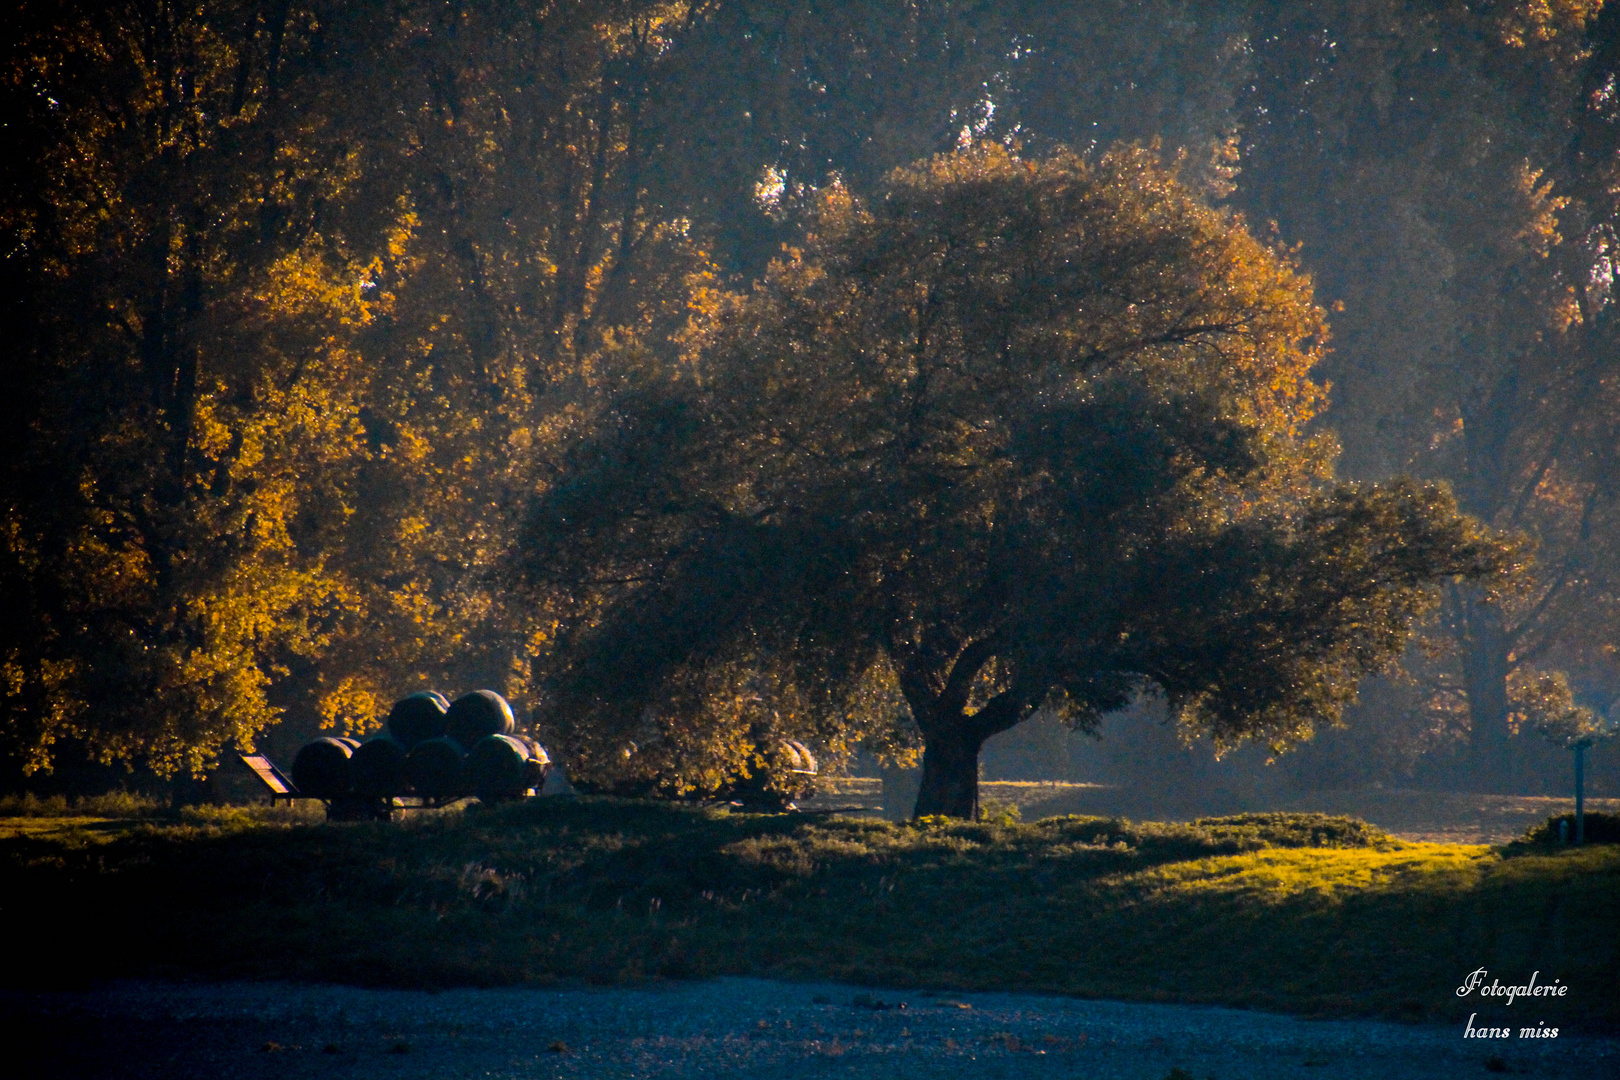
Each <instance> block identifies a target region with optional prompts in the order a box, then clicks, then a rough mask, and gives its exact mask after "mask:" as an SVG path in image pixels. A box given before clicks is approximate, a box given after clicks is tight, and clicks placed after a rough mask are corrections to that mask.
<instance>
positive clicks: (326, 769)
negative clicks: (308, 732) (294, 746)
mask: <svg viewBox="0 0 1620 1080" xmlns="http://www.w3.org/2000/svg"><path fill="white" fill-rule="evenodd" d="M353 753H354V750H353V748H352V747H350V746H349V745H348V744H347V743H345V742H344V741H343V740H342V739H332V738H326V739H316V740H315V741H314V742H311V743H305V744H304V745H303V746H302V747H300V748H299V750H298V756H297V757H295V758H293V767H292V781H293V784H294V786H296V787H297V788H298V790H299V792H300V793H301V794H304V795H312V796H314V797H315V798H317V799H335V798H337V797H339V796H341V795H345V794H347V793H348V791H349V788H350V786H351V777H350V775H349V756H350V755H351V754H353Z"/></svg>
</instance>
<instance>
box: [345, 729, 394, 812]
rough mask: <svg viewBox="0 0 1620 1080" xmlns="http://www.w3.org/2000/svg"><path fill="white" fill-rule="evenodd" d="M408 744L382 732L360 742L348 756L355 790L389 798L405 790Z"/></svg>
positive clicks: (372, 795) (375, 796) (358, 792)
mask: <svg viewBox="0 0 1620 1080" xmlns="http://www.w3.org/2000/svg"><path fill="white" fill-rule="evenodd" d="M406 754H407V751H406V749H405V744H404V743H402V742H400V741H399V740H398V739H396V738H394V737H393V736H391V735H379V736H377V737H376V738H375V739H370V740H367V741H366V742H364V743H361V744H360V749H358V750H356V751H355V752H354V753H353V755H351V756H350V758H349V775H350V776H351V777H353V779H354V790H355V793H356V794H359V795H366V796H370V797H373V798H386V797H387V796H390V795H399V794H402V793H403V792H404V791H405V788H406V783H405V757H406Z"/></svg>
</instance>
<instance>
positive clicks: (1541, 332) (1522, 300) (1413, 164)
mask: <svg viewBox="0 0 1620 1080" xmlns="http://www.w3.org/2000/svg"><path fill="white" fill-rule="evenodd" d="M1600 7H1601V5H1597V4H1591V3H1579V2H1576V3H1568V4H1527V3H1502V4H1484V5H1437V4H1427V3H1383V2H1365V0H1320V2H1313V3H1309V4H1289V5H1256V6H1255V8H1254V16H1253V23H1252V26H1253V31H1252V36H1253V38H1254V40H1255V41H1257V42H1260V43H1262V44H1261V45H1260V46H1259V47H1257V49H1256V50H1255V53H1254V61H1253V62H1254V67H1255V72H1254V80H1253V87H1254V89H1253V91H1252V92H1251V94H1250V95H1249V100H1248V102H1247V106H1246V110H1245V111H1246V112H1247V115H1248V123H1247V124H1246V128H1247V130H1246V146H1245V162H1244V165H1245V172H1244V176H1243V179H1244V184H1243V185H1242V188H1241V189H1240V191H1239V192H1238V194H1237V196H1236V200H1235V201H1236V202H1237V203H1238V205H1241V206H1244V207H1245V208H1246V209H1248V210H1249V212H1251V213H1253V214H1254V215H1255V216H1256V217H1260V216H1262V215H1263V216H1264V217H1270V218H1275V219H1276V220H1277V221H1278V222H1279V224H1280V226H1281V229H1282V232H1283V234H1284V235H1286V236H1288V237H1289V238H1290V239H1294V240H1297V241H1299V242H1300V243H1301V252H1300V258H1301V259H1303V260H1305V261H1306V262H1307V263H1308V264H1309V265H1312V266H1313V267H1315V268H1316V269H1317V272H1318V281H1319V288H1320V291H1321V292H1322V294H1323V295H1324V296H1325V297H1328V298H1331V299H1333V300H1335V301H1339V302H1342V304H1343V306H1344V311H1343V314H1342V315H1340V316H1337V317H1336V318H1335V349H1334V354H1333V356H1332V358H1331V359H1330V360H1329V361H1328V364H1327V365H1326V368H1325V371H1324V374H1326V375H1328V376H1329V377H1331V378H1332V380H1333V383H1334V386H1335V388H1336V389H1335V402H1334V409H1333V412H1332V415H1331V417H1330V420H1331V422H1332V423H1333V424H1334V425H1335V428H1336V430H1338V431H1340V432H1341V433H1342V435H1343V438H1344V441H1345V448H1346V454H1345V461H1344V464H1345V468H1346V470H1347V471H1348V472H1349V473H1350V474H1351V475H1355V476H1366V477H1380V476H1387V475H1390V474H1392V473H1398V472H1403V471H1410V472H1414V473H1417V474H1420V475H1425V476H1438V477H1445V478H1447V479H1449V480H1450V481H1451V482H1452V484H1453V485H1454V487H1455V490H1456V493H1457V496H1458V499H1459V502H1460V504H1461V506H1462V507H1463V509H1464V510H1466V511H1467V512H1469V513H1471V514H1474V515H1476V516H1477V517H1479V518H1480V519H1481V520H1483V521H1485V522H1487V523H1489V524H1490V525H1492V526H1493V527H1495V528H1498V529H1502V530H1505V531H1511V532H1520V533H1523V534H1525V535H1527V536H1528V537H1530V538H1531V540H1532V542H1533V543H1534V545H1535V547H1536V555H1537V557H1536V569H1535V571H1534V572H1533V573H1532V574H1531V575H1529V576H1527V577H1526V579H1525V580H1524V582H1523V585H1522V587H1521V588H1519V589H1517V590H1513V591H1510V592H1506V593H1494V594H1486V593H1484V592H1482V591H1480V590H1478V589H1476V588H1473V587H1470V586H1468V585H1466V584H1461V583H1458V584H1453V585H1451V586H1448V587H1447V589H1446V590H1445V599H1444V604H1443V607H1442V609H1441V610H1440V611H1439V612H1438V616H1439V617H1438V618H1437V619H1436V620H1435V621H1434V622H1433V624H1431V625H1430V626H1429V627H1427V628H1426V635H1425V636H1426V639H1427V641H1428V648H1427V650H1426V651H1427V653H1428V655H1427V656H1414V657H1413V658H1412V659H1411V662H1410V663H1409V664H1408V669H1409V670H1410V671H1411V672H1412V674H1414V675H1415V676H1417V677H1418V678H1419V680H1420V682H1421V683H1422V685H1423V688H1424V691H1425V694H1424V696H1425V698H1426V700H1427V701H1428V702H1429V705H1430V709H1431V715H1432V717H1433V718H1434V719H1435V720H1436V722H1437V723H1439V724H1441V725H1446V726H1451V727H1452V728H1453V730H1454V731H1456V732H1457V734H1458V735H1459V737H1460V738H1462V739H1466V741H1467V744H1468V755H1467V758H1468V765H1469V773H1470V777H1471V780H1472V781H1473V782H1474V783H1479V784H1485V785H1491V786H1495V785H1499V784H1503V783H1512V782H1514V778H1515V774H1516V773H1517V771H1518V763H1517V756H1518V755H1517V754H1516V753H1515V751H1514V743H1513V737H1514V733H1515V732H1516V731H1518V730H1519V724H1518V722H1517V718H1518V717H1520V716H1522V715H1525V714H1527V712H1533V711H1536V710H1538V709H1542V708H1544V703H1538V700H1537V696H1536V695H1537V691H1536V689H1535V688H1537V687H1543V686H1548V685H1553V684H1552V683H1549V682H1547V681H1546V680H1544V679H1543V678H1542V677H1541V676H1542V671H1541V669H1542V668H1548V667H1553V668H1557V667H1567V668H1569V669H1570V670H1571V671H1572V672H1575V671H1581V672H1582V673H1583V674H1584V675H1586V676H1588V677H1590V678H1592V679H1593V681H1594V682H1595V683H1596V684H1599V685H1600V684H1601V683H1603V682H1605V681H1612V679H1613V673H1612V666H1610V664H1609V663H1606V662H1605V657H1604V655H1603V654H1604V653H1605V652H1608V654H1609V655H1610V656H1612V650H1613V641H1614V633H1615V627H1616V625H1617V624H1616V622H1615V611H1616V605H1615V596H1616V588H1615V586H1616V583H1617V581H1620V574H1617V569H1620V558H1617V557H1620V550H1617V549H1616V548H1615V546H1614V541H1613V538H1614V536H1615V532H1614V528H1613V521H1614V514H1615V511H1616V503H1615V499H1614V496H1615V494H1616V488H1615V487H1614V484H1613V480H1612V468H1611V467H1610V464H1609V463H1610V462H1612V460H1613V451H1612V448H1613V446H1614V437H1615V420H1614V418H1615V417H1616V416H1617V415H1620V413H1617V412H1616V398H1615V388H1616V384H1615V380H1614V376H1613V361H1612V359H1611V357H1612V356H1613V355H1614V350H1613V344H1612V342H1613V329H1612V322H1613V315H1612V312H1611V311H1610V310H1609V308H1608V307H1607V306H1606V305H1607V297H1606V295H1605V294H1606V285H1605V284H1604V283H1605V282H1606V281H1607V280H1609V274H1608V272H1607V271H1606V270H1605V269H1604V265H1603V260H1604V254H1603V253H1604V251H1605V250H1607V242H1606V239H1605V238H1606V236H1607V235H1609V230H1610V229H1611V228H1612V227H1611V226H1610V225H1609V224H1608V222H1609V221H1611V220H1612V215H1613V210H1612V199H1613V196H1612V194H1609V192H1610V191H1611V190H1612V182H1611V181H1610V179H1609V178H1608V177H1609V176H1610V175H1611V173H1612V169H1613V165H1612V160H1613V148H1612V146H1611V145H1609V143H1610V142H1611V141H1612V138H1613V136H1612V134H1610V133H1611V132H1612V130H1613V122H1612V116H1613V107H1614V106H1613V103H1612V92H1611V91H1605V89H1604V88H1605V87H1612V79H1613V71H1614V66H1615V61H1614V45H1613V39H1614V36H1615V31H1616V26H1617V24H1620V12H1617V11H1615V10H1612V9H1611V8H1608V7H1604V8H1603V10H1602V12H1601V13H1600V11H1599V8H1600ZM1604 668H1608V671H1607V672H1605V671H1604V670H1603V669H1604Z"/></svg>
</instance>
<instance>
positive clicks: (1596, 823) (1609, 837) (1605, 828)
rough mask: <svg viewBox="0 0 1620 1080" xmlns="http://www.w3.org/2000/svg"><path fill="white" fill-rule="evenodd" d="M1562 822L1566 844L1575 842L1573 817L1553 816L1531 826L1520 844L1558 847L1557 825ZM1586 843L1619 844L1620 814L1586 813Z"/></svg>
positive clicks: (1565, 815) (1572, 815)
mask: <svg viewBox="0 0 1620 1080" xmlns="http://www.w3.org/2000/svg"><path fill="white" fill-rule="evenodd" d="M1559 822H1564V823H1565V825H1564V828H1565V835H1566V836H1567V837H1568V840H1567V843H1571V844H1573V843H1574V842H1575V815H1574V814H1573V813H1569V814H1554V815H1553V816H1552V817H1550V818H1548V819H1547V820H1546V821H1543V822H1542V823H1541V824H1539V825H1532V826H1531V827H1530V828H1529V829H1528V830H1527V831H1526V832H1525V834H1524V839H1522V840H1520V841H1519V843H1521V844H1534V845H1536V846H1538V847H1557V846H1558V824H1559ZM1585 833H1586V842H1587V843H1588V844H1620V814H1605V813H1600V812H1597V811H1591V810H1589V811H1587V813H1586V822H1585Z"/></svg>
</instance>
